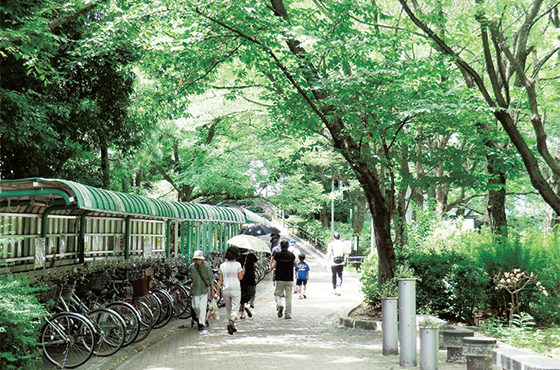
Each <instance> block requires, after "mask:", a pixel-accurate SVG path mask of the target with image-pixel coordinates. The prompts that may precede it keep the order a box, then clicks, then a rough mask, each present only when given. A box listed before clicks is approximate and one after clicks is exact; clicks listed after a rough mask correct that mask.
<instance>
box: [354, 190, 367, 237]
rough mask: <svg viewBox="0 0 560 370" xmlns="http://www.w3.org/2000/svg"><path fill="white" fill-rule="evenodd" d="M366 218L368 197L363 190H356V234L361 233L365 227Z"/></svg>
mask: <svg viewBox="0 0 560 370" xmlns="http://www.w3.org/2000/svg"><path fill="white" fill-rule="evenodd" d="M365 218H366V197H364V193H362V192H361V191H356V225H355V227H354V234H358V235H359V234H361V233H362V230H363V229H364V222H365Z"/></svg>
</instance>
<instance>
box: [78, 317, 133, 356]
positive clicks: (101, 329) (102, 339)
mask: <svg viewBox="0 0 560 370" xmlns="http://www.w3.org/2000/svg"><path fill="white" fill-rule="evenodd" d="M87 316H88V317H89V318H90V319H91V321H92V322H93V324H94V325H95V327H96V329H97V331H98V333H99V338H98V339H97V343H96V346H95V350H94V351H93V353H94V354H95V355H96V356H101V357H107V356H111V355H113V354H115V353H117V351H118V350H119V349H121V348H122V346H123V344H124V341H125V339H126V329H125V326H126V324H125V322H124V319H123V318H122V317H121V315H119V314H118V313H117V312H115V311H113V310H111V309H109V308H96V309H94V310H91V311H89V312H88V313H87Z"/></svg>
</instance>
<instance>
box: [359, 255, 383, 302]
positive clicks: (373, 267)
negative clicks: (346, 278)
mask: <svg viewBox="0 0 560 370" xmlns="http://www.w3.org/2000/svg"><path fill="white" fill-rule="evenodd" d="M378 262H379V261H378V258H377V254H375V253H372V254H370V255H369V256H367V257H366V258H365V259H364V262H363V263H362V267H361V271H362V274H361V275H360V281H361V282H362V292H363V293H364V297H365V301H366V303H367V304H368V305H370V306H377V305H378V304H379V300H380V299H381V297H380V294H381V287H380V286H379V284H378V282H377V270H378V268H377V263H378Z"/></svg>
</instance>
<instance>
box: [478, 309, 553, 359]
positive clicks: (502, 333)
mask: <svg viewBox="0 0 560 370" xmlns="http://www.w3.org/2000/svg"><path fill="white" fill-rule="evenodd" d="M480 328H481V330H482V331H483V332H485V333H487V334H488V335H490V336H493V337H496V338H498V339H500V340H501V341H503V342H505V343H507V344H510V345H512V346H515V347H520V348H529V349H531V350H533V351H535V352H539V353H544V354H550V353H551V349H553V348H558V347H559V346H560V335H559V334H560V331H559V330H558V328H551V329H548V330H541V329H535V322H534V320H533V317H532V316H531V315H529V314H527V313H524V312H522V313H521V314H514V315H513V319H512V321H511V323H510V325H509V326H506V325H505V323H504V320H503V319H502V318H490V319H487V320H485V321H484V322H483V323H482V324H481V326H480Z"/></svg>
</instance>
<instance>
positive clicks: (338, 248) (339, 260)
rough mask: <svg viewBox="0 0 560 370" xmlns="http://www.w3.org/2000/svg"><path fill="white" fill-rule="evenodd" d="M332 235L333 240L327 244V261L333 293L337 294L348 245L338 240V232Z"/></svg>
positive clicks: (340, 284) (346, 259) (346, 257)
mask: <svg viewBox="0 0 560 370" xmlns="http://www.w3.org/2000/svg"><path fill="white" fill-rule="evenodd" d="M333 237H334V240H333V241H331V242H330V243H329V245H328V246H327V263H328V264H330V266H331V272H332V286H333V294H335V295H338V296H339V295H340V291H341V289H342V271H343V270H344V265H345V264H346V261H348V247H347V244H346V242H344V241H342V240H340V234H339V233H338V232H335V233H334V234H333ZM325 267H326V265H325ZM337 278H338V279H337Z"/></svg>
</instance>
